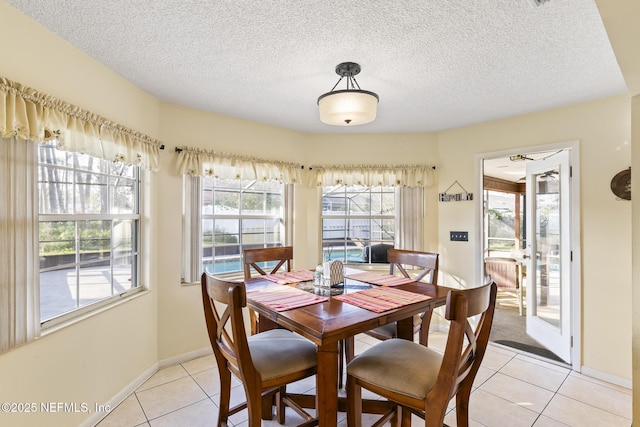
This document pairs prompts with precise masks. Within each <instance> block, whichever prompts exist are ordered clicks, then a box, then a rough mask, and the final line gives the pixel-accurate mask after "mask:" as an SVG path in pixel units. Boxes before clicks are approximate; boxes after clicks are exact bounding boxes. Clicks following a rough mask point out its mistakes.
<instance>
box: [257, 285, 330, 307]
mask: <svg viewBox="0 0 640 427" xmlns="http://www.w3.org/2000/svg"><path fill="white" fill-rule="evenodd" d="M247 298H248V299H250V300H251V301H254V302H257V303H260V304H262V305H265V306H267V307H269V308H271V309H273V310H275V311H286V310H291V309H292V308H298V307H304V306H305V305H311V304H317V303H319V302H325V301H327V300H328V299H329V298H327V297H321V296H319V295H314V294H312V293H309V292H306V291H302V290H300V289H297V288H292V287H290V286H282V287H277V288H267V289H264V290H261V291H255V292H249V293H248V294H247Z"/></svg>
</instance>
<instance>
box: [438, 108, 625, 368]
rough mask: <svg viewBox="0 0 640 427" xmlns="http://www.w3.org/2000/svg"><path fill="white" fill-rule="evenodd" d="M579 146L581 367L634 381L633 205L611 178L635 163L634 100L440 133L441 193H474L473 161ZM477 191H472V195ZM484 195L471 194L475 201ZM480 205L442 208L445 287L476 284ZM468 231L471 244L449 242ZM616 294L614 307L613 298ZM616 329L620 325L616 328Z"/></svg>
mask: <svg viewBox="0 0 640 427" xmlns="http://www.w3.org/2000/svg"><path fill="white" fill-rule="evenodd" d="M574 140H578V141H579V142H580V154H581V156H580V171H581V182H580V188H581V194H580V197H581V202H582V206H581V222H582V231H581V238H582V248H581V250H582V262H583V268H582V301H583V307H582V319H583V324H582V328H583V335H582V343H583V348H582V353H583V360H582V363H581V364H582V365H584V366H586V367H587V368H589V369H591V370H595V371H599V372H602V373H606V374H609V375H612V376H615V377H619V378H624V379H627V380H628V379H630V377H631V342H630V335H631V329H630V324H631V300H630V298H631V268H630V267H631V235H630V232H629V231H630V229H631V203H629V202H628V201H621V200H616V198H615V196H614V195H613V194H612V193H611V191H610V188H609V184H610V181H611V178H612V177H613V176H614V175H615V174H616V173H617V172H619V171H620V170H623V169H626V168H628V167H629V166H630V164H631V146H630V109H629V98H628V97H627V96H619V97H613V98H607V99H602V100H598V101H593V102H588V103H584V104H580V105H575V106H571V107H566V108H559V109H555V110H548V111H543V112H540V113H536V114H529V115H526V116H520V117H514V118H510V119H505V120H498V121H494V122H490V123H485V124H480V125H477V126H469V127H466V128H462V129H456V130H451V131H447V132H442V133H441V134H440V137H439V144H440V159H441V162H442V165H443V166H442V168H441V170H440V176H439V180H440V191H444V190H445V189H446V187H448V186H449V185H450V184H451V183H452V182H454V181H455V180H457V181H458V182H460V183H461V184H462V185H463V186H464V187H465V188H466V189H467V191H475V183H476V172H475V156H476V155H478V154H484V153H490V152H494V151H503V150H506V149H510V148H513V147H533V146H537V145H545V144H554V143H561V142H567V141H574ZM471 189H474V190H471ZM477 196H479V195H474V197H477ZM475 209H476V207H475V205H474V204H473V203H472V202H457V203H441V204H440V207H439V215H438V218H439V222H438V229H439V241H440V253H441V256H442V259H441V265H440V268H441V270H442V271H443V274H444V284H445V285H449V286H456V285H457V284H458V283H462V284H465V285H468V284H470V283H474V281H477V280H478V278H476V277H475V272H476V270H475V265H471V262H470V261H469V260H473V259H474V253H475V252H474V250H475V245H474V244H475V241H474V240H473V239H474V238H475V237H476V236H477V235H479V233H478V230H477V225H476V222H475V219H476V211H475ZM450 230H468V231H469V238H470V241H469V243H468V244H466V243H465V244H461V243H459V242H450V241H449V236H448V233H449V231H450ZM612 293H613V294H615V295H616V301H615V302H614V301H613V300H612V299H611V295H612ZM612 325H615V327H613V326H612Z"/></svg>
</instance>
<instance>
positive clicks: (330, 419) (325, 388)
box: [316, 341, 338, 427]
mask: <svg viewBox="0 0 640 427" xmlns="http://www.w3.org/2000/svg"><path fill="white" fill-rule="evenodd" d="M316 414H317V417H318V424H319V425H321V426H322V427H335V426H337V424H338V341H333V342H330V343H327V344H323V345H320V346H318V374H317V375H316Z"/></svg>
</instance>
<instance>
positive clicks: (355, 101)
mask: <svg viewBox="0 0 640 427" xmlns="http://www.w3.org/2000/svg"><path fill="white" fill-rule="evenodd" d="M359 72H360V66H359V65H358V64H356V63H353V62H343V63H342V64H339V65H338V66H337V67H336V73H337V74H338V75H339V76H340V80H338V83H336V85H335V86H334V87H333V89H335V88H336V86H338V84H339V83H340V81H342V79H343V78H344V77H346V78H347V89H345V90H333V89H332V90H331V91H330V92H327V93H325V94H323V95H321V96H320V97H319V98H318V109H319V111H320V120H321V121H322V122H323V123H326V124H329V125H334V126H356V125H362V124H365V123H370V122H372V121H373V120H375V118H376V113H377V110H378V99H379V98H378V95H377V94H375V93H373V92H370V91H367V90H362V89H360V86H359V85H358V82H356V80H355V79H354V77H353V76H355V75H356V74H358V73H359ZM356 87H357V89H355V88H356Z"/></svg>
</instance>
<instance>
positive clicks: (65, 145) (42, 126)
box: [0, 77, 161, 170]
mask: <svg viewBox="0 0 640 427" xmlns="http://www.w3.org/2000/svg"><path fill="white" fill-rule="evenodd" d="M14 135H15V136H16V137H18V138H20V139H32V140H34V141H38V142H42V141H47V140H51V139H56V140H57V143H58V148H60V149H63V150H67V151H74V152H80V153H84V154H88V155H91V156H94V157H99V158H101V159H105V160H113V161H118V162H123V163H126V164H135V165H138V166H141V167H143V168H145V169H151V170H157V168H158V153H159V150H160V145H161V143H160V142H159V141H157V140H155V139H152V138H150V137H148V136H146V135H144V134H141V133H139V132H136V131H133V130H130V129H128V128H126V127H124V126H121V125H119V124H117V123H114V122H111V121H109V120H107V119H105V118H103V117H100V116H98V115H96V114H93V113H91V112H89V111H86V110H82V109H81V108H79V107H76V106H74V105H71V104H68V103H66V102H64V101H61V100H59V99H57V98H54V97H52V96H49V95H46V94H43V93H40V92H38V91H36V90H35V89H32V88H30V87H27V86H23V85H22V84H20V83H16V82H13V81H11V80H8V79H6V78H4V77H0V136H2V137H4V138H8V137H10V136H14Z"/></svg>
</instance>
